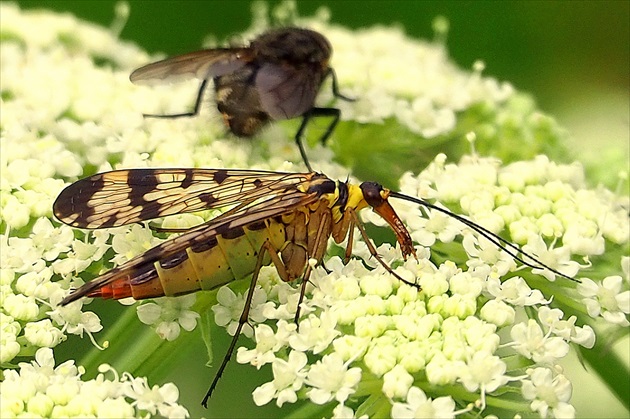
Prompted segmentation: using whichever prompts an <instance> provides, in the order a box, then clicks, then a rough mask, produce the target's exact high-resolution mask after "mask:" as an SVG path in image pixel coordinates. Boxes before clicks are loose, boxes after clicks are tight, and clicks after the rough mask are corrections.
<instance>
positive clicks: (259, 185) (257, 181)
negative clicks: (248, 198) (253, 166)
mask: <svg viewBox="0 0 630 419" xmlns="http://www.w3.org/2000/svg"><path fill="white" fill-rule="evenodd" d="M254 186H255V187H257V188H260V187H261V186H263V181H262V180H260V179H256V180H255V181H254Z"/></svg>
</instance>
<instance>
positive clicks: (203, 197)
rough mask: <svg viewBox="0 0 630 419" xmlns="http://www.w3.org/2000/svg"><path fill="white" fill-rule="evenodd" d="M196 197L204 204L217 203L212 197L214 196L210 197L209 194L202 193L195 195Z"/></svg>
mask: <svg viewBox="0 0 630 419" xmlns="http://www.w3.org/2000/svg"><path fill="white" fill-rule="evenodd" d="M197 197H198V198H199V200H200V201H201V202H205V203H206V204H209V205H211V204H214V203H215V202H217V201H218V199H217V198H215V197H214V195H212V194H211V193H210V192H204V193H200V194H199V195H197Z"/></svg>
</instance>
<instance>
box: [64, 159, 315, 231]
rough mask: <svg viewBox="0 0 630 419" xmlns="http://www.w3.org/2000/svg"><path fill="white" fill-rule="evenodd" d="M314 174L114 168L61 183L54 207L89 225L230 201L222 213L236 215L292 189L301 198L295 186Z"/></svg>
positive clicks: (74, 222)
mask: <svg viewBox="0 0 630 419" xmlns="http://www.w3.org/2000/svg"><path fill="white" fill-rule="evenodd" d="M312 176H313V174H309V173H304V174H300V173H281V172H268V171H258V170H229V169H130V170H115V171H111V172H105V173H98V174H95V175H93V176H90V177H87V178H84V179H81V180H78V181H77V182H75V183H73V184H71V185H70V186H68V187H67V188H65V189H64V190H63V191H62V192H61V193H60V194H59V196H58V197H57V199H56V200H55V203H54V204H53V212H54V214H55V216H56V217H57V218H58V219H59V220H60V221H62V222H63V223H65V224H68V225H71V226H73V227H78V228H87V229H96V228H106V227H117V226H122V225H126V224H131V223H136V222H141V221H146V220H151V219H153V218H157V217H164V216H167V215H172V214H180V213H184V212H194V211H200V210H204V209H210V208H221V207H227V206H231V205H232V206H235V207H234V208H232V209H231V210H229V211H228V212H227V213H226V214H223V215H225V216H226V217H227V216H229V215H234V216H236V217H239V216H243V215H246V214H250V213H251V212H252V211H253V210H254V209H256V205H257V203H258V202H260V201H262V202H263V203H264V205H269V202H267V201H272V200H273V199H274V198H277V199H276V201H273V202H274V203H275V204H276V205H280V206H282V205H287V203H286V201H284V200H283V199H282V195H283V194H287V193H289V192H291V191H294V192H299V193H298V196H301V197H304V196H305V194H304V193H303V192H300V191H298V189H297V187H298V186H300V185H302V184H304V182H307V181H308V180H309V179H311V178H312ZM294 198H295V197H294ZM298 201H299V200H298ZM289 206H290V205H289ZM250 207H253V209H252V208H250Z"/></svg>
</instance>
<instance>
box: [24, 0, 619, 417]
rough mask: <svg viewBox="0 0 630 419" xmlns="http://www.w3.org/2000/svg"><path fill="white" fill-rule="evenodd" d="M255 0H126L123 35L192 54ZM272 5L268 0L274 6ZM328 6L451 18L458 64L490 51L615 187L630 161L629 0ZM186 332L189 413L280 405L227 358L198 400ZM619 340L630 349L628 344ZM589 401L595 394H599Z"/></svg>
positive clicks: (365, 16) (82, 8)
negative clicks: (255, 398)
mask: <svg viewBox="0 0 630 419" xmlns="http://www.w3.org/2000/svg"><path fill="white" fill-rule="evenodd" d="M18 3H19V4H20V6H21V7H23V8H29V9H32V8H47V9H53V10H57V11H64V12H65V11H67V12H70V13H73V14H75V15H76V16H78V17H80V18H84V19H86V20H89V21H92V22H97V23H100V24H102V25H105V26H108V25H109V24H110V23H111V22H112V20H113V18H114V6H115V4H116V1H114V0H100V1H35V0H21V1H18ZM250 3H251V2H250V1H242V0H232V1H191V0H189V1H146V0H130V1H129V4H130V7H131V15H130V17H129V20H128V22H127V24H126V26H125V28H124V30H123V31H122V33H121V38H123V39H125V40H130V41H133V42H136V43H138V44H139V45H141V46H142V47H144V48H145V49H146V50H148V51H149V52H159V51H161V52H165V53H167V54H178V53H184V52H188V51H192V50H195V49H199V48H200V47H201V42H202V40H203V38H204V37H205V36H206V35H208V34H214V35H216V36H217V38H219V39H222V38H225V37H227V36H230V35H233V34H236V33H238V32H239V31H241V30H243V29H245V28H247V27H248V26H249V23H250V20H251V13H250ZM277 3H278V2H277V1H271V2H269V4H270V5H271V6H273V5H274V4H277ZM322 5H325V6H327V7H328V8H329V9H330V10H331V15H332V18H331V20H332V21H333V22H335V23H339V24H343V25H346V26H348V27H352V28H359V27H365V26H371V25H376V24H385V25H388V24H401V25H402V26H404V28H405V29H406V32H407V33H408V34H409V35H410V36H412V37H418V38H425V39H432V38H433V30H432V27H431V23H432V20H433V19H434V18H435V17H436V16H438V15H442V16H445V17H446V18H447V19H448V20H449V22H450V30H449V34H448V42H447V43H448V49H449V53H450V54H451V56H452V58H453V60H454V61H455V62H456V63H458V64H459V65H460V66H461V67H463V68H471V66H472V64H473V63H474V62H475V61H476V60H478V59H480V60H483V61H484V62H485V64H486V70H485V72H484V74H486V75H489V76H492V77H495V78H497V79H499V80H502V81H509V82H511V83H512V84H513V85H514V86H515V87H516V88H517V89H519V90H521V91H525V92H529V93H531V94H532V95H533V97H535V98H536V100H537V102H538V104H539V107H540V109H541V110H542V111H543V112H546V113H548V114H550V115H552V116H554V117H556V118H557V119H558V121H559V122H560V123H561V125H563V126H565V127H566V128H567V129H568V130H569V131H570V133H571V136H572V138H571V141H572V144H571V145H570V148H572V149H574V150H577V155H579V156H580V160H582V161H583V162H585V163H587V164H591V165H598V164H599V166H600V167H602V168H601V169H600V172H599V173H597V175H598V177H597V178H598V179H602V180H605V181H606V182H607V183H608V186H614V179H615V177H616V174H617V171H619V170H622V169H625V170H628V165H629V162H628V159H629V157H628V155H629V151H628V149H629V147H630V145H629V143H630V134H629V130H630V122H629V114H630V104H629V100H630V99H629V98H630V95H629V92H630V86H629V85H630V33H629V22H630V2H629V1H627V0H624V1H575V2H570V1H527V2H525V1H503V2H498V1H487V2H486V1H439V2H437V1H369V0H361V1H355V0H346V1H337V2H333V1H330V2H322V1H298V9H299V11H300V14H301V15H310V14H312V13H313V12H314V11H315V10H316V9H317V8H319V7H320V6H322ZM602 161H603V162H604V163H603V164H602ZM610 162H612V163H610ZM121 310H124V308H121ZM188 335H189V336H188V342H189V343H190V345H189V346H187V348H188V349H187V352H188V354H185V355H184V356H185V357H186V358H188V357H189V358H190V362H189V363H188V364H186V365H178V366H177V367H175V371H173V376H172V377H171V378H170V379H173V380H175V381H176V383H177V384H178V386H179V387H180V390H181V395H180V400H181V401H182V403H184V404H185V405H186V406H187V407H188V408H189V409H191V414H192V416H193V417H196V416H199V415H204V416H206V417H215V416H219V417H243V416H250V417H263V416H270V417H273V416H277V415H278V414H279V413H278V412H277V411H275V410H273V408H270V409H268V410H264V411H261V410H259V409H253V408H250V407H251V406H252V402H251V394H250V393H251V390H252V389H253V388H243V385H242V382H241V381H240V379H241V378H240V377H242V376H239V371H240V372H241V373H242V374H244V375H245V374H247V375H249V377H248V378H247V385H248V387H249V386H251V385H253V384H252V380H251V375H252V370H251V368H248V367H243V366H240V365H238V364H236V363H235V362H232V364H231V365H230V366H229V367H228V369H227V371H226V374H225V376H224V379H223V380H222V382H221V383H220V385H219V388H218V389H217V392H216V393H215V396H214V397H213V400H212V401H211V403H210V410H209V411H206V410H203V409H201V408H200V406H199V405H198V403H199V400H200V398H201V396H202V395H203V393H204V392H205V389H206V386H207V384H209V381H210V379H211V377H212V374H213V373H212V371H208V372H207V373H206V372H205V371H204V372H203V373H202V374H199V370H205V368H204V367H203V363H204V362H205V354H204V352H205V348H204V346H203V343H202V340H201V337H200V336H198V335H199V333H198V331H195V332H193V333H192V334H188ZM215 336H216V337H217V341H218V342H216V345H215V351H216V352H217V354H216V356H217V357H219V356H222V354H223V349H222V348H226V347H227V345H228V340H227V338H226V337H225V335H224V333H215ZM85 340H86V339H84V341H85ZM624 342H625V343H623V342H622V344H625V345H626V346H627V345H628V343H627V342H628V341H627V340H625V341H624ZM83 343H85V342H83ZM126 344H128V345H133V342H127V343H126ZM88 345H89V342H88ZM75 349H76V348H75ZM622 349H623V348H622ZM76 350H77V351H78V350H79V349H76ZM625 351H626V352H627V348H625ZM192 377H194V379H193V378H192ZM268 377H269V374H268V372H266V371H261V372H260V376H259V377H256V378H257V380H258V381H259V382H261V383H262V382H264V381H267V380H268V379H269V378H268ZM571 378H572V379H573V380H575V381H574V383H577V385H576V388H575V389H574V390H575V394H574V403H575V405H576V407H577V409H578V412H579V413H578V415H579V416H581V417H591V416H599V417H611V416H618V415H620V414H621V416H623V415H624V411H623V410H618V407H615V401H614V400H611V399H609V398H605V397H604V395H603V394H602V393H599V391H600V390H594V389H593V388H592V387H591V382H592V381H593V380H592V378H593V377H592V376H588V375H587V376H585V377H583V379H576V377H573V376H572V377H571ZM594 400H598V402H597V403H593V401H594ZM617 406H618V405H617ZM625 414H627V412H626V413H625Z"/></svg>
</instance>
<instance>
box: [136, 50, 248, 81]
mask: <svg viewBox="0 0 630 419" xmlns="http://www.w3.org/2000/svg"><path fill="white" fill-rule="evenodd" d="M252 59H253V55H252V53H251V50H250V49H249V48H216V49H204V50H200V51H194V52H189V53H187V54H183V55H177V56H175V57H170V58H166V59H164V60H161V61H157V62H154V63H151V64H147V65H145V66H143V67H140V68H138V69H136V70H134V71H133V73H131V75H130V76H129V80H131V82H132V83H138V82H142V81H155V80H166V79H173V78H189V77H196V78H198V79H202V80H205V79H209V78H212V77H218V76H223V75H225V74H230V73H233V72H234V71H236V70H238V69H239V68H242V67H243V66H244V65H246V64H247V63H248V62H250V61H251V60H252Z"/></svg>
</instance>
